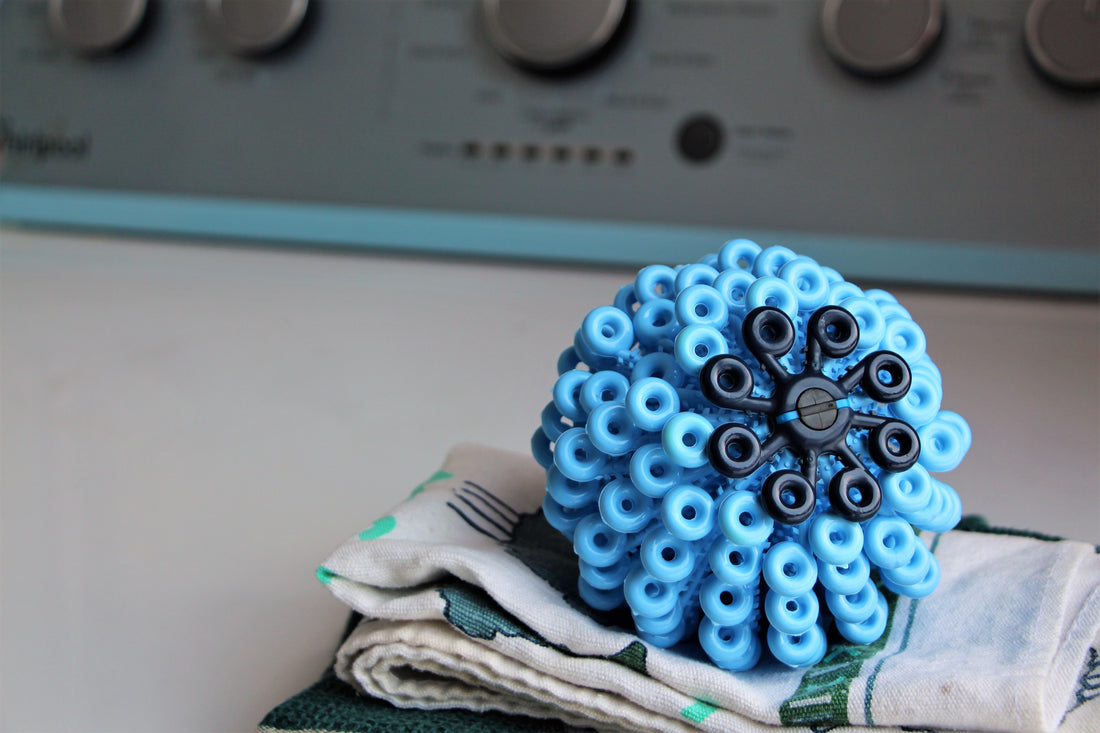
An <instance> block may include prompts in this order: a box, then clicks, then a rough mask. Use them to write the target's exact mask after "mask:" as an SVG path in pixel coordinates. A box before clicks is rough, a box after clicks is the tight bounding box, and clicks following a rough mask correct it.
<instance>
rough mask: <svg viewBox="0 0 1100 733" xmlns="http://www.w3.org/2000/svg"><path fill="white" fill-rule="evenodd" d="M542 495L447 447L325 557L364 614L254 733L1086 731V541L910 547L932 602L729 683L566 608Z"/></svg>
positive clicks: (1094, 705) (1093, 683)
mask: <svg viewBox="0 0 1100 733" xmlns="http://www.w3.org/2000/svg"><path fill="white" fill-rule="evenodd" d="M543 481H544V474H543V472H542V469H541V468H540V467H539V466H538V465H537V464H535V462H534V461H533V460H531V459H530V458H529V457H527V456H522V455H518V454H514V453H506V452H501V451H496V450H492V449H488V448H483V447H478V446H460V447H458V448H456V449H455V450H454V451H453V452H452V453H451V455H450V456H449V457H448V459H447V461H446V463H445V465H444V468H443V470H441V471H439V472H438V473H437V474H436V475H435V476H433V477H432V478H431V479H430V480H429V481H428V482H426V483H425V484H423V485H421V486H420V487H417V489H416V490H414V491H413V493H412V495H411V496H410V497H409V498H408V499H406V500H405V501H404V502H403V503H402V504H400V505H399V506H398V507H396V508H395V509H394V510H393V512H392V513H391V514H389V515H387V516H385V517H383V518H381V519H379V520H377V521H375V522H374V523H373V524H371V525H370V526H369V527H367V528H366V529H364V530H363V531H362V532H360V533H359V534H358V535H357V536H355V537H353V538H351V539H350V540H348V541H347V542H346V543H345V544H344V545H342V546H341V547H340V548H339V549H337V550H336V552H334V553H333V554H332V556H331V557H329V559H328V560H326V561H325V563H324V565H322V566H321V567H320V568H319V569H318V577H319V578H320V579H321V581H322V582H323V583H325V584H326V585H327V586H328V588H329V589H330V590H331V591H332V592H333V593H334V594H335V595H336V596H337V597H338V598H340V599H341V600H342V601H344V602H345V603H347V604H348V605H349V606H351V607H352V609H354V610H355V611H357V612H358V613H359V614H362V616H363V618H362V619H358V620H357V623H356V624H355V625H354V628H352V629H350V630H349V633H348V635H347V638H346V639H345V641H344V643H343V644H342V645H341V647H340V649H339V651H338V653H337V656H336V661H335V663H334V667H333V671H332V673H331V674H329V675H327V676H326V677H325V678H323V679H322V680H321V681H320V682H318V683H317V684H316V685H314V686H313V687H311V688H309V689H308V690H306V691H304V692H303V693H301V694H299V695H297V696H295V697H294V698H292V699H291V700H288V701H287V702H286V703H284V704H283V705H280V706H279V707H278V708H276V709H275V710H273V711H272V712H271V713H269V714H268V716H267V717H266V718H265V719H264V720H263V722H262V723H261V726H260V727H261V730H266V731H292V730H295V731H305V730H309V731H341V732H343V733H351V732H353V731H359V732H366V731H371V732H373V731H382V730H386V731H422V730H461V731H470V730H485V731H489V730H492V731H494V732H495V733H503V732H504V731H511V730H523V731H532V730H554V731H557V730H568V729H569V726H573V727H591V728H595V729H597V730H606V731H635V730H636V731H649V730H669V731H693V730H709V731H729V730H747V731H763V730H769V729H771V728H772V727H774V726H779V725H784V726H789V727H792V728H794V729H798V730H806V731H811V730H812V731H822V730H834V729H845V728H849V727H853V728H854V727H865V726H874V727H877V728H878V729H881V730H901V729H907V730H912V729H914V728H915V729H918V730H985V731H1002V730H1011V731H1044V730H1059V731H1066V732H1069V731H1079V732H1084V731H1090V732H1092V733H1095V731H1098V730H1100V702H1097V701H1096V698H1097V697H1098V696H1100V661H1098V659H1097V649H1098V648H1100V555H1098V554H1097V550H1096V548H1095V547H1093V546H1091V545H1087V544H1084V543H1079V542H1069V541H1065V542H1063V541H1047V540H1048V539H1049V538H1045V539H1039V538H1034V537H1030V536H1011V535H1005V534H994V533H988V532H973V531H969V532H968V531H958V530H956V531H952V532H948V533H945V534H940V535H935V534H933V535H928V534H926V535H924V536H923V537H922V539H924V540H925V541H926V542H927V544H928V546H929V548H930V549H931V551H932V552H934V553H935V555H936V557H937V559H938V560H939V563H940V566H941V570H942V576H941V580H940V585H939V588H938V589H937V590H936V592H935V593H933V594H932V595H931V596H929V597H928V598H925V599H923V600H913V599H909V598H892V599H891V601H890V620H889V625H888V627H887V631H886V633H885V634H883V636H882V638H881V639H880V640H878V641H876V642H874V643H872V644H870V645H868V646H859V645H853V644H845V643H841V641H840V640H838V641H835V642H834V643H833V644H832V645H831V646H830V650H829V652H828V654H827V655H826V656H825V658H824V659H823V660H822V661H821V662H819V663H818V664H817V665H815V666H814V667H811V668H809V669H801V670H792V669H788V668H786V667H784V666H782V665H780V664H778V663H774V662H762V663H761V664H760V665H759V666H758V667H757V668H756V669H754V670H752V671H750V672H747V673H729V672H725V671H723V670H721V669H718V668H717V667H714V666H713V665H711V664H710V663H709V662H708V661H706V660H705V659H703V658H702V657H701V655H698V654H693V653H692V652H691V651H690V650H687V651H685V650H682V649H673V650H664V649H658V648H654V647H650V646H647V645H646V644H644V643H642V642H641V641H639V640H638V639H637V638H635V637H634V636H633V635H632V634H631V633H630V631H629V630H628V629H629V628H630V625H629V622H628V620H627V619H625V618H623V617H621V616H620V617H615V616H607V615H600V614H594V613H592V612H590V611H588V610H586V609H585V607H584V606H583V605H582V604H581V603H580V601H579V598H578V597H577V595H576V590H575V584H576V578H577V567H576V559H575V556H574V555H573V552H572V548H571V547H570V546H569V544H568V542H566V540H565V539H564V538H562V537H561V536H560V535H559V534H558V533H557V532H556V531H555V530H553V529H552V528H550V527H549V526H548V525H547V524H546V522H545V520H544V519H543V517H542V515H541V513H540V511H539V506H540V503H541V500H542V495H543ZM967 526H968V528H970V529H980V527H977V526H975V523H974V522H973V521H971V522H969V523H968V525H967ZM469 711H472V712H469ZM486 711H492V713H491V714H480V713H485V712H486Z"/></svg>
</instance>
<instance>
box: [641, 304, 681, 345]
mask: <svg viewBox="0 0 1100 733" xmlns="http://www.w3.org/2000/svg"><path fill="white" fill-rule="evenodd" d="M680 328H681V325H680V322H679V321H678V320H676V304H675V303H673V302H672V301H671V300H668V299H666V298H658V299H656V300H650V301H648V302H645V303H642V305H641V307H639V308H638V312H637V313H635V314H634V336H635V338H637V339H638V343H639V344H641V345H642V346H643V347H645V348H646V349H650V350H653V349H658V348H661V347H662V346H664V345H665V344H668V343H672V340H673V339H674V338H676V334H677V333H679V332H680Z"/></svg>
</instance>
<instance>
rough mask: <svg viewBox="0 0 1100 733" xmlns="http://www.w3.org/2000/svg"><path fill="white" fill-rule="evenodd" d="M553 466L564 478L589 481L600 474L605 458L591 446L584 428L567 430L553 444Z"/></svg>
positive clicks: (605, 462)
mask: <svg viewBox="0 0 1100 733" xmlns="http://www.w3.org/2000/svg"><path fill="white" fill-rule="evenodd" d="M554 465H555V466H557V467H558V470H559V471H561V472H562V473H563V474H564V475H565V476H566V478H571V479H573V480H574V481H591V480H592V479H594V478H596V477H597V476H600V475H601V474H602V472H603V470H604V467H605V466H606V465H607V456H605V455H604V454H603V453H601V452H600V451H599V450H597V449H596V447H595V446H594V445H592V441H591V440H590V439H589V437H588V433H587V432H586V431H585V429H584V428H569V429H568V430H566V431H565V432H564V433H562V434H561V437H559V438H558V440H557V442H556V443H555V444H554Z"/></svg>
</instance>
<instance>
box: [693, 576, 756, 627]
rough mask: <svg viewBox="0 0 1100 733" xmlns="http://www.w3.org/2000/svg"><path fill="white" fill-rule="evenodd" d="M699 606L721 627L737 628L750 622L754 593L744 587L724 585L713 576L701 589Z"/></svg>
mask: <svg viewBox="0 0 1100 733" xmlns="http://www.w3.org/2000/svg"><path fill="white" fill-rule="evenodd" d="M699 606H700V607H701V608H702V609H703V613H705V614H706V615H707V618H709V619H710V620H711V621H713V622H714V623H716V624H718V625H719V626H737V625H739V624H743V623H745V622H746V621H748V620H749V617H750V616H751V615H752V610H753V608H752V607H753V591H752V590H750V589H749V588H748V587H747V586H744V585H730V584H729V583H723V582H722V581H721V579H720V578H716V577H714V576H711V577H710V578H708V579H707V581H706V582H705V583H703V586H702V588H700V589H699Z"/></svg>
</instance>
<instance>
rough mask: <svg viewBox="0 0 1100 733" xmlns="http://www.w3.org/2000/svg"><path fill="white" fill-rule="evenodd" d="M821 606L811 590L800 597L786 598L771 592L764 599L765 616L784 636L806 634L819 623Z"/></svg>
mask: <svg viewBox="0 0 1100 733" xmlns="http://www.w3.org/2000/svg"><path fill="white" fill-rule="evenodd" d="M819 610H820V604H819V602H818V600H817V595H816V594H815V593H814V592H813V591H812V590H811V591H807V592H806V593H803V594H802V595H800V596H794V597H791V596H785V595H782V594H780V593H776V592H775V591H774V590H769V591H768V594H767V595H766V596H765V597H764V615H765V616H767V618H768V623H769V624H771V625H772V627H774V628H776V629H779V630H780V631H782V632H783V633H784V634H804V633H806V632H807V631H809V630H810V627H811V626H813V625H814V624H815V623H817V615H818V611H819Z"/></svg>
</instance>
